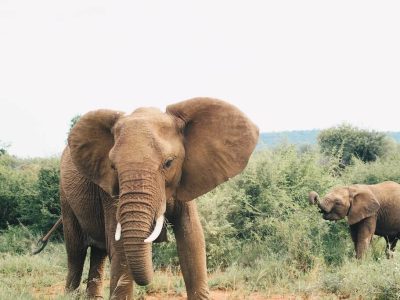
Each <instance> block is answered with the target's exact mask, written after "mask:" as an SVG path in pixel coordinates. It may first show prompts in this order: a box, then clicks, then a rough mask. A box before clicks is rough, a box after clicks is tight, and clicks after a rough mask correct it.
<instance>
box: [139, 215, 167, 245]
mask: <svg viewBox="0 0 400 300" xmlns="http://www.w3.org/2000/svg"><path fill="white" fill-rule="evenodd" d="M163 225H164V215H161V216H159V217H158V219H157V221H156V226H155V227H154V230H153V232H152V233H151V234H150V235H149V237H148V238H147V239H145V240H144V242H145V243H151V242H153V241H155V240H156V239H157V238H158V236H159V235H160V233H161V230H162V228H163Z"/></svg>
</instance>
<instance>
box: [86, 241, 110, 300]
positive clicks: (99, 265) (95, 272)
mask: <svg viewBox="0 0 400 300" xmlns="http://www.w3.org/2000/svg"><path fill="white" fill-rule="evenodd" d="M106 256H107V253H106V251H105V250H102V249H99V248H97V247H93V246H92V247H91V250H90V268H89V276H88V283H87V288H86V293H87V295H88V297H89V298H103V275H104V262H105V258H106Z"/></svg>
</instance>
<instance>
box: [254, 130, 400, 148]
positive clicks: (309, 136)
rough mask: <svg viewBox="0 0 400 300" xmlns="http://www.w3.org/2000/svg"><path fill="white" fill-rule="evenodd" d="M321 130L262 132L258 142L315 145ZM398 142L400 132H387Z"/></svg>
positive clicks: (270, 145)
mask: <svg viewBox="0 0 400 300" xmlns="http://www.w3.org/2000/svg"><path fill="white" fill-rule="evenodd" d="M320 131H321V130H319V129H313V130H293V131H277V132H262V133H261V134H260V140H259V142H258V146H257V147H258V148H266V147H275V146H277V145H278V144H280V143H289V144H295V145H307V144H308V145H315V144H316V143H317V136H318V134H319V133H320ZM387 135H389V136H390V137H392V138H393V139H394V140H395V141H396V142H397V143H400V132H387Z"/></svg>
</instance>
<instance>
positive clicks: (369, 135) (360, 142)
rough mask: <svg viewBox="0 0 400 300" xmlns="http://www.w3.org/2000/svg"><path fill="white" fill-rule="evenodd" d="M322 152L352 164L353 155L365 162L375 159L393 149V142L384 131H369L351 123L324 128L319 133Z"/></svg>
mask: <svg viewBox="0 0 400 300" xmlns="http://www.w3.org/2000/svg"><path fill="white" fill-rule="evenodd" d="M318 144H319V146H320V149H321V152H322V153H323V154H325V155H328V156H338V155H339V156H341V160H342V165H343V166H347V165H349V164H351V162H352V159H353V157H355V158H358V159H360V160H361V161H363V162H370V161H375V160H376V159H377V158H378V157H383V156H384V155H385V154H386V153H388V152H389V150H390V149H391V146H392V143H391V141H390V139H389V138H388V136H387V135H386V134H385V133H383V132H377V131H368V130H364V129H359V128H357V127H353V126H351V125H347V124H342V125H340V126H338V127H333V128H329V129H325V130H322V131H321V132H320V134H319V135H318Z"/></svg>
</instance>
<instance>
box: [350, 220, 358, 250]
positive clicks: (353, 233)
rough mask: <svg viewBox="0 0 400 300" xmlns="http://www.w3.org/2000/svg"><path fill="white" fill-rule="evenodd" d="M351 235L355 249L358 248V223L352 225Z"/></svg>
mask: <svg viewBox="0 0 400 300" xmlns="http://www.w3.org/2000/svg"><path fill="white" fill-rule="evenodd" d="M350 235H351V240H352V241H353V244H354V249H357V236H358V223H356V224H354V225H350Z"/></svg>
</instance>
